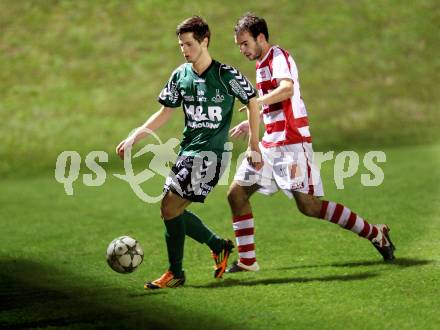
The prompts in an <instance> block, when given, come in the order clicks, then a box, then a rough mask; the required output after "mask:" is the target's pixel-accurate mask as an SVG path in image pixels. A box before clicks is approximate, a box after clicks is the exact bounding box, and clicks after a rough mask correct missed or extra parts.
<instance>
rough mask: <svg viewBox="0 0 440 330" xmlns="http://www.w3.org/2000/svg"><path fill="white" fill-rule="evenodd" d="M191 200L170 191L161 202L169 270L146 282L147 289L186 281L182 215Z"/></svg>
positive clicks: (175, 284) (176, 284)
mask: <svg viewBox="0 0 440 330" xmlns="http://www.w3.org/2000/svg"><path fill="white" fill-rule="evenodd" d="M189 204H191V201H189V200H187V199H185V198H182V197H180V196H179V195H178V194H176V193H175V192H173V191H168V192H167V193H166V194H165V195H164V197H163V199H162V203H161V207H160V211H161V215H162V218H163V221H164V225H165V242H166V245H167V252H168V262H169V268H168V270H167V271H166V272H165V273H164V274H163V275H162V276H161V277H160V278H158V279H157V280H154V281H152V282H146V283H145V284H144V288H145V289H161V288H165V287H177V286H180V285H183V284H184V283H185V274H184V271H183V265H182V263H183V250H184V245H185V221H184V218H183V217H182V214H183V211H184V210H185V208H186V207H187V206H188V205H189Z"/></svg>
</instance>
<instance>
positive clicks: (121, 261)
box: [107, 236, 144, 274]
mask: <svg viewBox="0 0 440 330" xmlns="http://www.w3.org/2000/svg"><path fill="white" fill-rule="evenodd" d="M143 260H144V251H143V250H142V247H141V246H140V245H139V242H138V241H136V240H135V239H134V238H132V237H130V236H121V237H118V238H115V239H114V240H113V241H111V243H110V244H109V246H108V248H107V263H108V265H109V266H110V267H111V268H112V269H113V270H114V271H116V272H118V273H122V274H127V273H132V272H134V271H135V270H136V268H137V267H138V266H139V265H140V264H141V263H142V261H143Z"/></svg>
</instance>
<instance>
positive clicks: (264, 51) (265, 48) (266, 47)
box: [258, 42, 272, 61]
mask: <svg viewBox="0 0 440 330" xmlns="http://www.w3.org/2000/svg"><path fill="white" fill-rule="evenodd" d="M261 48H262V52H261V55H260V57H259V58H258V61H261V60H262V59H263V58H265V57H266V55H267V53H268V52H269V50H270V49H271V48H272V45H271V44H269V43H267V42H265V43H264V44H263V45H262V47H261Z"/></svg>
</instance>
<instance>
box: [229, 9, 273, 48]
mask: <svg viewBox="0 0 440 330" xmlns="http://www.w3.org/2000/svg"><path fill="white" fill-rule="evenodd" d="M234 30H235V35H236V36H238V35H239V34H240V33H242V32H249V33H250V34H251V35H252V37H253V38H254V39H256V38H257V37H258V35H259V34H260V33H263V35H264V36H265V37H266V40H267V41H269V31H268V29H267V24H266V21H265V20H264V18H261V17H258V16H255V15H254V14H252V13H246V14H244V15H243V16H241V17H240V19H239V20H238V22H237V24H235V29H234Z"/></svg>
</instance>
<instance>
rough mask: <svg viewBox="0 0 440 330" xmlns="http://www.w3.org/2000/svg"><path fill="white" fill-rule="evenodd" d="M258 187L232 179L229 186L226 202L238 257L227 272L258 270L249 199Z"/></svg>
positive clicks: (252, 217)
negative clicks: (228, 207) (230, 216)
mask: <svg viewBox="0 0 440 330" xmlns="http://www.w3.org/2000/svg"><path fill="white" fill-rule="evenodd" d="M259 188H260V186H259V185H257V184H252V185H250V186H246V185H242V184H240V183H239V182H237V181H234V182H233V183H232V184H231V187H230V188H229V191H228V202H229V206H230V208H231V211H232V223H233V228H234V234H235V241H236V243H237V249H238V256H239V259H238V260H237V261H235V262H234V263H233V264H232V265H231V267H229V268H228V269H227V271H226V272H228V273H235V272H239V271H243V270H249V271H257V270H259V266H258V263H257V258H256V254H255V238H254V216H253V214H252V207H251V204H250V201H249V199H250V197H251V196H252V194H253V193H254V192H256V191H257V190H258V189H259Z"/></svg>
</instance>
